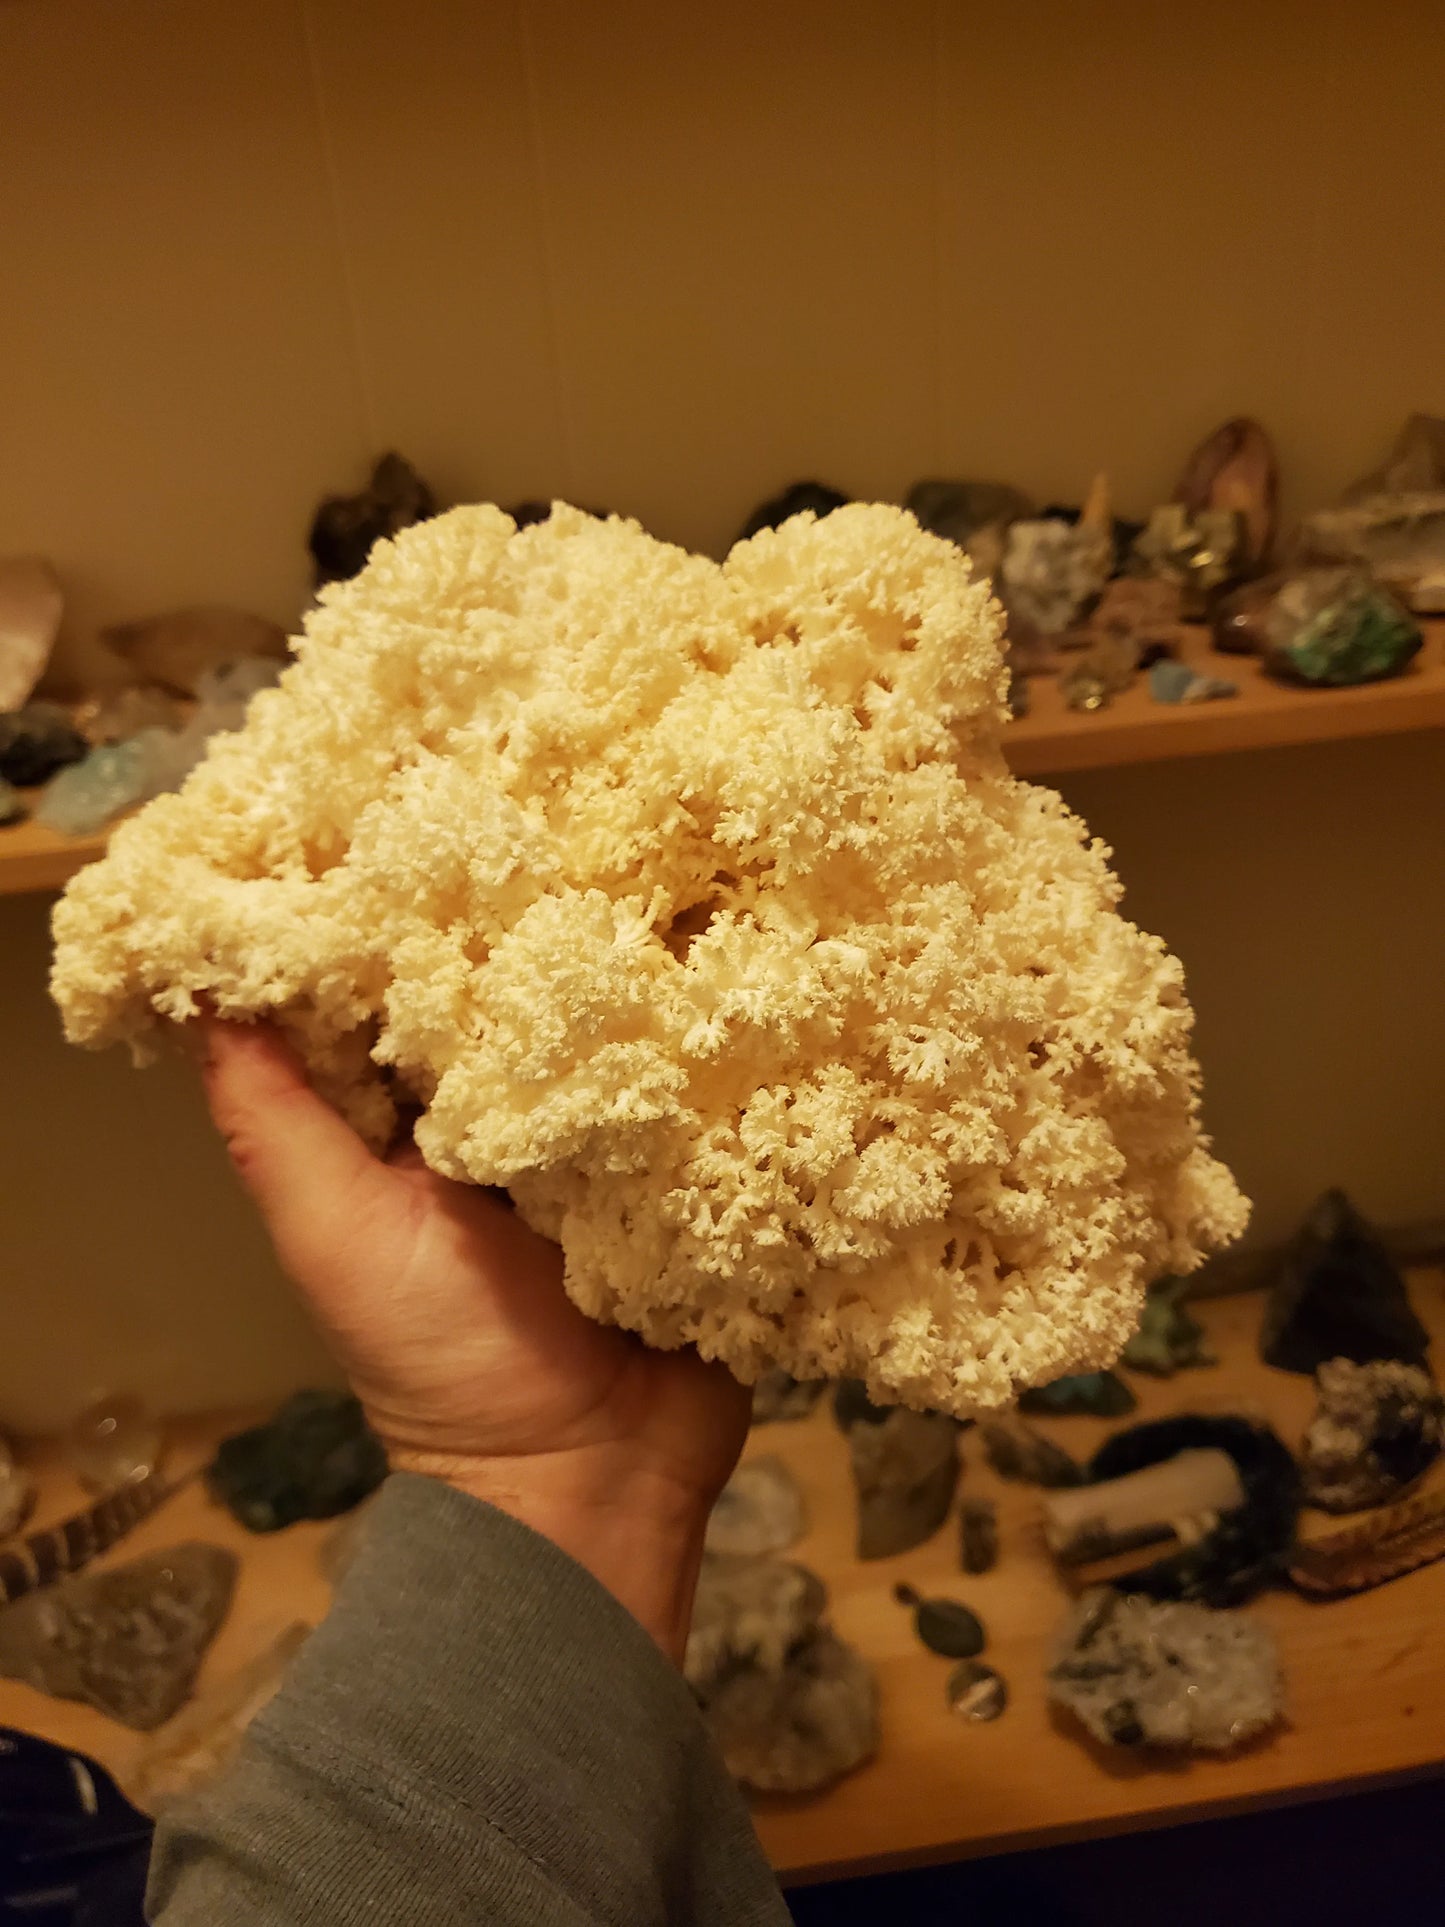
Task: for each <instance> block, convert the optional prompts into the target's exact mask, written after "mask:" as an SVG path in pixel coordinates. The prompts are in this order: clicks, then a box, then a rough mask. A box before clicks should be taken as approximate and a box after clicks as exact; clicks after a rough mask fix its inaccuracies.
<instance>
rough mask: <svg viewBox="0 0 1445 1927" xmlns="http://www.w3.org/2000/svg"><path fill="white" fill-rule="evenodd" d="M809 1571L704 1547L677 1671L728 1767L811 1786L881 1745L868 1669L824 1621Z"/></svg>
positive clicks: (771, 1783) (750, 1782)
mask: <svg viewBox="0 0 1445 1927" xmlns="http://www.w3.org/2000/svg"><path fill="white" fill-rule="evenodd" d="M826 1605H827V1592H826V1590H825V1588H824V1586H823V1582H822V1581H821V1580H820V1579H819V1578H818V1576H817V1575H816V1573H812V1572H809V1571H808V1570H807V1568H806V1567H803V1566H795V1565H789V1564H785V1563H784V1562H782V1561H781V1560H777V1559H739V1558H728V1557H724V1556H720V1555H718V1554H715V1553H708V1554H706V1555H705V1556H704V1558H703V1563H702V1572H701V1575H700V1576H699V1579H698V1588H697V1603H696V1606H695V1609H694V1612H693V1621H692V1630H691V1632H690V1633H689V1635H688V1642H687V1656H686V1659H685V1661H684V1669H683V1670H684V1672H685V1674H686V1677H687V1682H688V1684H689V1686H691V1687H692V1690H693V1692H694V1694H695V1695H696V1696H697V1699H698V1703H699V1705H700V1706H701V1708H702V1712H703V1718H704V1719H705V1720H706V1721H707V1724H708V1727H709V1729H710V1730H711V1732H712V1735H713V1738H714V1739H715V1740H716V1741H717V1744H718V1746H719V1748H720V1750H721V1752H722V1756H723V1759H724V1760H725V1761H726V1763H727V1767H728V1770H729V1772H730V1773H732V1775H733V1777H734V1778H735V1779H737V1780H739V1781H741V1782H742V1783H743V1784H744V1785H745V1786H750V1787H754V1788H756V1789H757V1790H759V1791H760V1792H767V1793H810V1792H813V1791H814V1790H815V1789H816V1788H818V1787H822V1786H827V1785H829V1784H830V1783H831V1782H832V1781H834V1780H836V1779H838V1778H840V1777H841V1776H842V1775H843V1774H845V1773H849V1772H851V1771H852V1770H853V1768H854V1767H856V1766H860V1765H862V1763H863V1761H864V1760H866V1759H868V1758H869V1757H870V1756H871V1755H872V1754H873V1753H874V1751H875V1750H876V1748H877V1745H878V1690H877V1686H876V1683H875V1681H874V1677H873V1670H872V1668H871V1667H870V1666H869V1665H868V1664H867V1662H866V1661H864V1660H863V1659H861V1658H860V1657H859V1655H858V1654H857V1653H855V1652H854V1651H853V1650H852V1648H851V1647H849V1646H846V1645H844V1644H843V1642H842V1641H841V1640H840V1639H838V1638H837V1637H836V1636H835V1635H834V1634H833V1633H832V1632H830V1631H829V1629H828V1627H827V1626H826V1625H825V1624H824V1622H823V1613H824V1609H825V1607H826Z"/></svg>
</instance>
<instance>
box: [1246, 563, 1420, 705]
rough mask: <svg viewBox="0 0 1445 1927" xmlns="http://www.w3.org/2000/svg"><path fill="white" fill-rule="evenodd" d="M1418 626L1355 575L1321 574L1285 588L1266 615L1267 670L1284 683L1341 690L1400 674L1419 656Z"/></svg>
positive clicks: (1381, 592) (1352, 572) (1365, 577)
mask: <svg viewBox="0 0 1445 1927" xmlns="http://www.w3.org/2000/svg"><path fill="white" fill-rule="evenodd" d="M1423 640H1424V638H1423V635H1422V633H1421V629H1420V625H1419V623H1418V622H1416V621H1415V619H1414V617H1413V616H1412V615H1411V614H1410V612H1409V610H1408V609H1406V607H1405V605H1404V604H1403V603H1402V602H1400V601H1398V600H1397V599H1396V598H1395V597H1394V596H1393V595H1391V594H1390V592H1389V590H1388V589H1386V588H1383V587H1382V586H1381V585H1380V584H1379V583H1378V582H1376V581H1374V580H1372V578H1371V577H1370V576H1368V575H1365V574H1362V573H1361V572H1360V571H1358V570H1349V569H1346V570H1337V569H1336V570H1321V571H1317V572H1315V573H1313V574H1311V575H1307V576H1303V577H1300V578H1298V579H1297V580H1296V581H1295V582H1292V583H1289V584H1287V585H1286V586H1285V587H1284V588H1283V589H1282V590H1281V591H1280V593H1279V594H1278V595H1277V596H1276V597H1275V600H1274V604H1273V607H1272V608H1271V609H1270V611H1269V613H1268V616H1267V617H1266V638H1265V646H1264V664H1265V667H1266V669H1268V670H1269V672H1270V674H1271V675H1274V676H1278V677H1281V678H1282V679H1283V680H1285V681H1287V682H1299V683H1308V684H1311V685H1313V686H1315V687H1317V688H1326V689H1338V688H1345V687H1348V686H1350V685H1351V684H1354V683H1363V682H1379V681H1380V680H1381V679H1382V678H1384V677H1386V676H1398V675H1399V673H1400V671H1401V670H1402V669H1404V668H1405V666H1406V664H1407V663H1408V662H1409V661H1410V660H1411V658H1412V657H1414V656H1415V655H1416V654H1418V652H1419V649H1420V646H1421V643H1422V641H1423Z"/></svg>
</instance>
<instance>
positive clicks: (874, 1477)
mask: <svg viewBox="0 0 1445 1927" xmlns="http://www.w3.org/2000/svg"><path fill="white" fill-rule="evenodd" d="M847 1437H848V1450H849V1455H850V1457H851V1459H852V1464H853V1483H854V1489H855V1491H856V1492H857V1495H858V1557H859V1558H860V1559H886V1558H888V1557H889V1556H890V1555H891V1554H893V1553H897V1552H911V1551H912V1550H913V1548H914V1547H915V1546H921V1545H922V1544H923V1542H924V1540H925V1539H931V1538H932V1537H933V1535H934V1533H935V1532H937V1530H938V1528H939V1527H940V1526H941V1525H942V1524H943V1522H944V1520H945V1519H946V1518H947V1516H948V1509H949V1507H950V1505H951V1504H952V1503H953V1491H954V1487H955V1485H956V1484H957V1483H958V1427H957V1425H956V1424H955V1423H954V1421H953V1420H952V1419H951V1418H944V1417H942V1416H941V1415H940V1414H938V1413H927V1412H910V1411H908V1410H906V1409H905V1408H904V1407H903V1406H899V1407H898V1408H897V1409H896V1410H894V1411H892V1412H890V1413H888V1415H887V1417H886V1418H885V1419H884V1420H883V1421H882V1423H881V1424H869V1423H860V1424H856V1425H850V1426H849V1427H848V1433H847Z"/></svg>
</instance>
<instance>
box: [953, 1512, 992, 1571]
mask: <svg viewBox="0 0 1445 1927" xmlns="http://www.w3.org/2000/svg"><path fill="white" fill-rule="evenodd" d="M958 1548H959V1559H960V1563H961V1564H962V1566H963V1569H964V1571H965V1572H974V1573H977V1572H991V1571H992V1570H993V1568H994V1567H995V1566H996V1565H997V1564H998V1507H997V1506H996V1505H995V1504H994V1502H993V1500H992V1499H965V1500H964V1501H963V1504H962V1505H961V1506H960V1507H959V1509H958Z"/></svg>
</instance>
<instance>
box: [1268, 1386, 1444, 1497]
mask: <svg viewBox="0 0 1445 1927" xmlns="http://www.w3.org/2000/svg"><path fill="white" fill-rule="evenodd" d="M1315 1384H1316V1387H1317V1389H1318V1392H1319V1409H1318V1410H1317V1411H1316V1413H1315V1416H1314V1418H1313V1420H1312V1421H1311V1423H1310V1427H1309V1430H1308V1431H1307V1432H1306V1433H1305V1437H1304V1447H1303V1450H1302V1451H1301V1453H1300V1470H1301V1471H1302V1473H1303V1475H1304V1491H1305V1497H1306V1499H1307V1500H1308V1501H1309V1502H1310V1504H1311V1505H1317V1506H1321V1507H1323V1509H1324V1510H1325V1511H1326V1512H1358V1511H1361V1510H1363V1509H1364V1508H1365V1507H1367V1506H1375V1505H1387V1504H1389V1503H1390V1502H1391V1501H1392V1500H1394V1499H1398V1498H1400V1497H1401V1496H1402V1494H1403V1493H1404V1492H1405V1491H1406V1490H1407V1489H1408V1487H1410V1486H1411V1485H1413V1484H1414V1483H1415V1481H1416V1479H1418V1478H1419V1477H1420V1476H1421V1475H1422V1473H1424V1472H1425V1471H1427V1470H1428V1468H1429V1467H1430V1466H1431V1465H1433V1464H1434V1462H1435V1460H1436V1459H1437V1458H1438V1457H1439V1456H1440V1451H1441V1447H1442V1445H1445V1398H1442V1396H1441V1394H1440V1390H1439V1387H1438V1386H1437V1385H1436V1384H1435V1381H1434V1380H1433V1379H1432V1378H1431V1377H1430V1374H1429V1373H1428V1372H1424V1371H1422V1370H1421V1369H1420V1367H1419V1366H1418V1365H1405V1364H1402V1363H1401V1362H1400V1361H1399V1360H1398V1359H1393V1358H1381V1359H1375V1360H1374V1361H1373V1362H1372V1363H1370V1364H1368V1365H1357V1364H1355V1363H1354V1362H1353V1360H1351V1359H1348V1358H1331V1359H1329V1360H1327V1361H1326V1362H1325V1363H1324V1364H1323V1365H1321V1366H1320V1368H1319V1370H1318V1371H1317V1372H1316V1373H1315Z"/></svg>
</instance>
